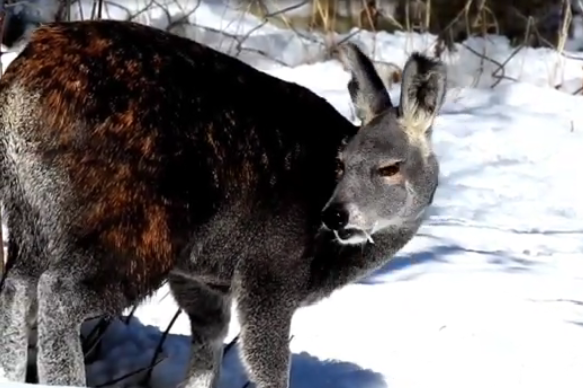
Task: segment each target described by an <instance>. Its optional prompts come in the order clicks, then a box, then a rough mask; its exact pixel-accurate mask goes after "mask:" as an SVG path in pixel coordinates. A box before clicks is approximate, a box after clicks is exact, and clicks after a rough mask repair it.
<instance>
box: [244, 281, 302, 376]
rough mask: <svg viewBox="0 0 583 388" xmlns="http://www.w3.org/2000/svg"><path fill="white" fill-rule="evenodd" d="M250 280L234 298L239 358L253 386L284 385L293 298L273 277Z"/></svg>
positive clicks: (287, 366) (288, 354)
mask: <svg viewBox="0 0 583 388" xmlns="http://www.w3.org/2000/svg"><path fill="white" fill-rule="evenodd" d="M254 280H255V282H254V283H255V284H252V285H251V286H249V284H245V286H247V287H244V288H243V290H242V292H240V293H239V295H238V297H237V308H238V316H239V320H240V323H241V335H240V339H241V356H242V361H243V364H244V365H245V367H246V370H247V373H248V375H249V377H250V380H251V381H253V382H254V383H255V385H256V386H257V388H288V387H289V371H290V351H289V336H290V328H291V320H292V316H293V313H294V310H295V298H294V297H293V296H292V295H293V293H292V292H290V290H286V288H284V287H280V286H279V285H275V284H274V281H273V280H264V281H257V280H258V279H254Z"/></svg>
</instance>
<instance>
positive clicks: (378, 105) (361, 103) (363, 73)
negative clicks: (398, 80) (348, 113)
mask: <svg viewBox="0 0 583 388" xmlns="http://www.w3.org/2000/svg"><path fill="white" fill-rule="evenodd" d="M338 54H339V58H340V61H341V62H342V63H343V64H344V66H345V67H346V68H347V69H348V71H350V75H351V78H350V81H349V82H348V93H350V98H351V99H352V103H353V104H354V107H355V108H356V115H357V117H358V118H359V119H360V120H361V122H362V124H366V123H368V122H369V121H370V120H371V119H372V118H373V117H375V116H376V115H378V114H379V113H381V112H383V111H384V110H386V109H388V108H390V107H392V106H393V104H392V103H391V98H390V97H389V93H388V92H387V90H386V89H385V85H384V84H383V81H382V80H381V78H380V77H379V75H378V73H377V71H376V69H375V67H374V65H373V63H372V62H371V60H370V59H369V58H368V57H367V56H366V55H365V54H364V53H363V52H362V51H361V50H360V48H359V47H358V46H357V45H356V44H354V43H344V44H343V45H342V46H340V47H339V48H338Z"/></svg>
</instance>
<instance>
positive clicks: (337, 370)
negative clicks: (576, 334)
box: [220, 339, 388, 388]
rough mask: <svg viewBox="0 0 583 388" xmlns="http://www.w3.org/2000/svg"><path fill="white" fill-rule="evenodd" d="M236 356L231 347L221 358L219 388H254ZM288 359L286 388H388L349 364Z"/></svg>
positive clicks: (296, 357)
mask: <svg viewBox="0 0 583 388" xmlns="http://www.w3.org/2000/svg"><path fill="white" fill-rule="evenodd" d="M339 340H341V339H339ZM237 352H238V350H236V346H235V347H233V348H232V349H231V350H230V352H229V353H228V354H227V355H226V356H225V360H224V362H223V371H224V372H223V376H222V378H221V384H220V388H243V387H244V388H255V385H254V384H253V383H247V378H246V376H245V372H244V369H243V365H242V363H241V361H240V359H239V357H238V354H237ZM291 357H292V362H291V371H290V388H388V385H387V383H386V381H385V378H384V377H383V375H381V374H380V373H377V372H375V371H372V370H370V369H363V368H361V367H360V366H359V365H357V364H354V363H352V362H347V361H340V360H322V359H319V358H317V357H315V356H313V355H311V354H309V353H307V352H302V353H293V352H292V354H291ZM240 382H242V384H241V383H240ZM245 384H248V385H245Z"/></svg>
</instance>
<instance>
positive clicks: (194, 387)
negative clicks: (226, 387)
mask: <svg viewBox="0 0 583 388" xmlns="http://www.w3.org/2000/svg"><path fill="white" fill-rule="evenodd" d="M169 284H170V289H171V290H172V294H173V295H174V298H175V299H176V301H177V303H178V305H179V306H180V308H182V309H183V310H184V312H185V313H186V314H187V315H188V317H189V319H190V327H191V332H192V341H191V342H192V343H191V356H190V363H189V366H188V370H187V375H186V379H185V381H184V384H183V386H184V387H185V388H216V387H218V383H219V376H220V368H221V363H222V359H223V341H224V339H225V337H226V335H227V331H228V326H229V321H230V318H231V299H230V294H229V291H228V289H227V288H222V287H214V286H211V285H209V284H205V283H203V282H199V281H197V280H194V279H191V278H187V277H184V276H182V275H178V274H171V275H170V276H169Z"/></svg>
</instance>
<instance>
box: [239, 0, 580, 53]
mask: <svg viewBox="0 0 583 388" xmlns="http://www.w3.org/2000/svg"><path fill="white" fill-rule="evenodd" d="M274 1H275V0H250V1H249V4H250V6H251V7H250V11H251V12H253V13H255V14H256V15H259V16H261V17H264V18H268V19H269V20H270V21H271V22H273V23H275V24H277V25H280V26H293V27H294V28H302V29H308V30H317V31H320V32H327V33H330V32H338V33H346V32H348V31H349V30H351V29H352V28H354V27H356V28H359V29H364V30H369V31H387V32H395V31H414V32H429V33H431V34H434V35H438V36H439V37H440V38H441V39H442V40H443V41H444V42H445V44H446V45H447V46H449V47H452V43H454V42H460V41H463V40H465V39H466V38H467V37H469V36H484V35H486V34H500V35H504V36H507V37H508V38H509V39H510V40H511V41H512V42H513V43H514V44H515V45H520V44H527V45H529V46H534V47H538V46H547V47H556V46H557V45H558V44H559V43H560V41H561V37H562V36H563V34H564V33H565V31H563V28H562V27H563V26H562V20H563V19H564V18H569V17H570V6H569V7H566V5H567V4H570V2H569V1H568V0H514V1H507V0H376V1H375V0H353V1H352V2H351V3H350V5H347V2H346V1H343V0H311V1H308V2H307V3H308V4H309V6H310V13H309V15H301V16H298V15H288V14H287V13H286V12H279V13H277V15H274V14H270V13H269V12H267V9H270V8H273V7H272V6H270V5H272V4H274ZM297 3H298V5H302V4H304V3H306V1H301V0H298V2H297ZM567 8H568V9H567ZM566 11H568V15H567V14H566V13H565V12H566ZM566 28H567V31H566V32H567V33H568V32H569V28H570V20H569V23H567V24H566Z"/></svg>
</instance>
